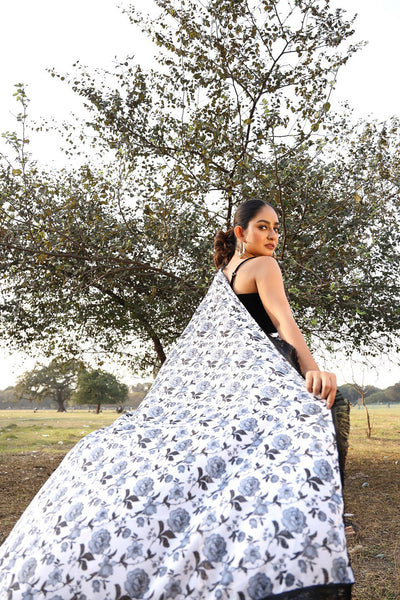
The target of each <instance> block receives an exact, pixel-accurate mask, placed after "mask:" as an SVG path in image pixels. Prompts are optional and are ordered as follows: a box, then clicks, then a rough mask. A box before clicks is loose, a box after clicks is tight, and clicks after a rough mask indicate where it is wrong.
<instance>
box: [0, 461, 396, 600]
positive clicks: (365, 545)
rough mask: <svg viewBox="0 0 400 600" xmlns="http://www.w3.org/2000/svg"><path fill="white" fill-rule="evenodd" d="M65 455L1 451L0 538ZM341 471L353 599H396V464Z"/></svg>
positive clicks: (353, 464)
mask: <svg viewBox="0 0 400 600" xmlns="http://www.w3.org/2000/svg"><path fill="white" fill-rule="evenodd" d="M64 455H65V452H63V453H57V454H50V453H34V454H29V453H26V454H14V455H12V454H5V455H3V456H2V458H1V466H0V543H1V542H2V541H3V540H4V539H5V538H6V537H7V535H8V533H9V532H10V531H11V529H12V527H13V526H14V524H15V523H16V521H17V520H18V518H19V517H20V515H21V514H22V513H23V511H24V510H25V508H26V507H27V506H28V504H29V502H30V501H31V499H32V498H33V496H34V495H35V494H36V492H37V491H38V490H39V489H40V487H41V486H42V485H43V483H44V482H45V481H46V480H47V479H48V477H49V476H50V475H51V473H52V472H53V471H54V470H55V469H56V468H57V466H58V464H59V463H60V462H61V460H62V458H63V457H64ZM346 473H347V474H346V486H345V498H346V510H347V512H350V513H354V518H353V519H352V522H353V524H354V528H355V535H353V536H352V537H349V539H348V542H349V554H350V557H351V561H352V566H353V569H354V572H355V576H356V581H357V583H356V585H355V586H354V592H353V600H400V503H399V498H400V464H396V461H395V460H391V461H384V460H374V459H365V458H364V459H357V458H350V459H349V460H348V465H347V469H346ZM364 484H368V485H364Z"/></svg>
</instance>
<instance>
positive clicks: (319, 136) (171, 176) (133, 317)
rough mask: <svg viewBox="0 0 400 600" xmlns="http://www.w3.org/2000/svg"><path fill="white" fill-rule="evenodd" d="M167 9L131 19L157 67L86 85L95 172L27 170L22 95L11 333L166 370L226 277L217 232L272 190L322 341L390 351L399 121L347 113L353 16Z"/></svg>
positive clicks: (11, 220) (2, 328)
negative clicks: (89, 346)
mask: <svg viewBox="0 0 400 600" xmlns="http://www.w3.org/2000/svg"><path fill="white" fill-rule="evenodd" d="M154 4H155V6H156V7H157V8H158V10H159V17H158V18H156V19H154V18H153V17H152V19H151V20H149V19H146V17H143V16H140V15H139V14H138V13H136V12H135V11H134V9H130V12H129V16H130V18H131V20H132V22H133V23H134V24H135V25H136V26H140V27H142V29H143V30H144V31H146V32H147V33H148V35H149V36H150V37H151V38H152V39H153V41H154V42H155V44H156V45H157V47H158V48H159V52H160V53H159V55H158V69H157V70H156V69H152V70H151V71H149V72H144V70H143V69H142V68H141V67H140V65H136V64H135V63H134V61H133V59H127V60H123V61H121V62H120V63H119V64H118V65H116V68H115V72H114V73H113V74H104V73H99V76H98V77H96V74H94V75H91V74H89V73H87V71H86V70H85V68H84V67H81V66H80V65H79V64H78V65H76V71H77V72H76V74H75V75H74V76H72V77H71V78H69V81H70V84H71V85H72V86H73V88H74V89H75V91H76V92H77V93H78V94H80V96H81V97H82V99H83V102H84V104H85V106H86V108H87V110H88V113H89V116H88V118H87V119H86V125H85V127H84V128H78V129H77V130H75V129H74V128H73V127H72V125H67V126H66V141H67V150H66V151H67V154H68V155H69V156H72V155H73V156H76V155H77V154H79V153H82V154H81V161H82V164H81V166H79V167H75V168H69V169H68V170H67V169H64V170H61V171H60V172H58V173H51V172H48V171H46V170H44V169H41V168H39V166H38V165H36V164H35V163H34V162H30V161H29V159H28V157H27V150H26V148H27V142H26V137H27V136H26V132H25V129H24V128H25V122H26V108H27V99H26V96H25V92H24V90H23V89H21V88H19V90H18V91H17V94H18V96H17V97H18V98H19V100H20V102H21V103H22V107H23V108H22V112H21V114H20V116H19V120H20V122H21V125H22V127H23V132H22V136H20V137H18V136H17V135H13V134H11V135H8V137H7V139H8V142H9V143H10V145H11V147H12V148H13V149H14V151H15V153H16V156H17V158H16V159H15V160H13V159H11V158H10V157H5V158H4V160H3V162H2V170H1V171H0V194H1V196H0V197H1V202H2V206H1V212H0V228H1V231H0V233H1V240H0V257H1V261H0V271H1V275H2V278H3V279H2V281H3V300H2V303H1V305H0V332H1V333H2V335H3V336H5V337H8V338H10V339H12V340H13V342H14V344H15V345H16V346H17V347H20V348H27V347H30V346H32V345H34V344H36V345H38V346H40V345H42V346H43V345H44V346H45V348H46V349H49V351H51V352H54V351H55V349H57V351H58V350H60V351H61V350H65V351H67V352H78V351H79V349H80V347H81V340H90V341H91V343H92V342H93V341H95V342H96V343H97V347H98V349H99V350H100V351H102V352H105V353H107V354H110V352H114V353H115V352H117V351H121V350H122V351H121V352H120V354H121V356H123V357H124V358H125V359H126V360H127V361H130V363H131V365H134V368H136V369H141V368H142V367H144V366H146V365H147V366H148V365H152V366H154V365H156V367H158V366H159V365H160V364H161V363H162V362H163V361H164V359H165V354H166V350H167V348H168V347H169V345H170V344H171V343H172V342H173V341H174V339H175V338H176V337H177V336H178V335H179V334H180V332H181V331H182V329H183V327H184V326H185V324H186V323H187V321H188V319H189V318H190V316H191V314H192V312H193V310H194V308H195V306H196V305H197V304H198V302H199V300H200V298H201V296H202V295H203V294H204V291H205V289H206V287H207V286H208V284H209V281H210V279H211V277H212V264H211V252H210V249H211V245H212V238H213V235H214V233H215V231H216V230H217V229H218V228H219V227H221V226H222V227H226V226H229V225H230V223H231V220H232V213H233V211H234V208H235V206H236V205H237V204H238V203H239V202H240V201H241V200H242V199H243V198H249V197H254V196H260V197H262V198H265V199H266V200H270V201H272V202H273V203H274V204H275V205H276V206H277V209H278V212H279V213H280V220H281V223H282V237H281V244H280V251H279V254H280V256H279V258H281V259H282V265H283V266H284V270H285V279H286V283H287V290H288V295H289V298H290V301H291V304H292V306H293V308H294V311H295V313H296V317H297V319H298V321H299V323H300V325H301V327H302V329H303V330H304V331H305V333H306V334H308V335H309V336H314V338H317V337H319V338H321V339H322V340H323V341H324V343H326V344H327V345H328V346H329V347H331V348H333V347H335V345H337V346H339V347H340V348H341V349H342V350H343V349H344V350H347V351H349V352H351V351H352V350H353V349H354V348H358V349H363V348H365V347H368V349H369V351H370V352H382V351H384V350H385V348H387V347H388V345H391V346H392V345H393V336H394V335H395V334H398V331H399V323H400V319H399V318H398V317H399V311H400V309H399V303H398V296H399V288H398V281H399V275H400V273H399V270H400V269H399V266H400V264H399V256H398V252H397V248H398V244H399V242H400V224H399V219H398V204H399V194H398V189H399V182H400V168H399V163H398V160H397V156H398V150H399V136H398V122H397V121H396V120H393V121H392V122H391V123H389V124H386V125H382V124H378V123H371V124H367V125H363V126H361V125H354V126H353V125H351V124H349V118H350V117H349V116H348V114H347V112H346V114H344V115H343V116H342V117H340V118H339V117H338V116H330V94H331V92H332V89H333V87H334V81H335V78H336V74H337V71H338V69H339V68H340V67H341V66H343V65H344V64H345V63H346V62H347V60H348V59H349V57H350V56H351V55H352V54H353V53H354V52H355V51H356V49H357V45H349V44H348V40H349V39H350V37H351V35H352V34H353V29H352V20H346V18H345V17H344V14H343V11H342V10H337V11H333V10H331V9H330V6H329V2H320V1H318V0H307V1H305V0H298V1H296V2H289V0H280V1H279V2H278V0H263V1H262V2H257V3H254V2H248V1H247V0H236V1H235V2H230V1H223V2H221V1H219V0H218V1H217V0H210V1H209V2H208V3H207V4H204V3H201V2H199V1H197V0H179V3H178V2H177V1H174V0H155V2H154ZM54 75H55V76H56V74H55V73H54ZM62 77H63V78H65V77H64V76H62ZM66 79H68V77H67V78H66ZM89 134H90V135H89ZM80 138H82V139H83V140H85V139H89V140H90V143H89V148H88V151H89V150H90V151H95V153H96V157H97V162H96V161H93V160H92V161H88V160H87V159H86V158H85V156H84V152H85V149H84V148H82V147H81V145H80V142H79V141H77V139H78V140H79V139H80ZM132 332H134V333H132ZM60 334H62V335H60ZM138 340H139V341H140V347H139V348H138V344H137V343H136V345H135V342H137V341H138ZM135 348H138V350H135ZM139 358H140V360H138V359H139Z"/></svg>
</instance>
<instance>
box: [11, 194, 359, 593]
mask: <svg viewBox="0 0 400 600" xmlns="http://www.w3.org/2000/svg"><path fill="white" fill-rule="evenodd" d="M244 213H246V215H247V217H246V219H245V220H243V219H242V220H240V221H239V220H238V218H237V226H236V228H235V235H236V236H237V241H238V242H239V244H240V247H239V249H240V256H239V252H236V248H235V245H236V239H235V238H234V237H233V235H232V232H230V233H228V234H221V233H219V234H218V236H217V238H216V257H217V261H218V260H220V259H221V260H222V263H223V264H224V265H225V269H224V271H222V270H219V271H218V273H217V275H216V277H215V279H214V281H213V283H212V285H211V287H210V289H209V291H208V293H207V295H206V297H205V298H204V300H203V301H202V303H201V304H200V306H199V308H198V309H197V311H196V312H195V314H194V316H193V318H192V320H191V322H190V323H189V325H188V326H187V328H186V329H185V331H184V333H183V334H182V336H181V338H180V339H179V340H178V342H177V343H176V345H175V347H174V349H173V350H172V352H171V353H170V354H169V357H168V359H167V361H166V362H165V364H164V365H163V367H162V369H161V370H160V372H159V374H158V375H157V378H156V380H155V381H154V384H153V386H152V388H151V390H150V391H149V393H148V395H147V396H146V398H145V400H144V401H143V402H142V404H141V406H140V407H139V409H138V410H137V411H136V412H135V413H132V414H128V415H125V416H123V417H121V418H119V419H118V420H117V421H115V423H114V424H113V425H111V426H110V427H108V428H106V429H103V430H99V431H97V432H94V433H92V434H90V435H89V436H87V437H85V438H84V439H83V440H81V442H79V444H77V446H76V447H75V448H74V449H73V450H72V451H71V452H70V453H69V454H68V455H67V456H66V458H65V459H64V461H63V462H62V463H61V465H60V466H59V468H58V469H57V470H56V471H55V473H53V475H52V476H51V477H50V479H49V480H48V482H46V484H45V485H44V486H43V488H42V490H41V491H40V492H39V494H38V495H37V496H36V497H35V499H34V500H33V501H32V503H31V505H30V506H29V507H28V509H27V510H26V511H25V513H24V515H23V516H22V517H21V519H20V521H19V522H18V523H17V525H16V526H15V528H14V530H13V531H12V532H11V534H10V536H9V538H8V539H7V540H6V542H5V544H4V545H3V547H2V549H1V551H0V597H1V598H3V597H4V598H7V599H9V600H17V599H18V600H22V599H24V600H28V599H29V600H30V599H32V600H38V599H42V598H43V599H44V598H46V600H72V599H74V600H89V599H90V600H92V599H99V600H129V599H132V598H143V599H150V598H152V599H154V600H156V599H157V600H167V599H168V598H173V599H177V600H180V599H183V598H191V599H194V600H208V599H210V600H211V599H213V600H214V598H215V599H216V600H219V599H223V598H225V599H226V600H228V599H232V598H237V599H238V600H264V599H265V600H272V599H274V600H293V599H295V600H316V599H318V600H322V599H329V600H332V599H334V600H338V599H348V598H350V593H351V585H352V581H353V576H352V572H351V569H350V566H349V561H348V556H347V552H346V542H345V536H344V527H343V522H342V513H343V501H342V496H341V484H340V474H339V463H338V455H337V446H336V437H335V431H334V427H333V423H332V418H331V412H330V410H329V409H328V408H327V406H326V404H327V405H328V407H329V406H331V405H332V402H333V400H334V397H335V389H336V382H335V378H334V376H333V375H331V374H329V373H325V372H320V371H319V370H318V367H317V365H316V363H315V362H314V360H313V359H312V357H311V354H310V353H309V351H308V349H307V347H306V345H305V343H304V340H303V338H302V336H301V334H300V332H299V330H298V328H297V326H296V325H295V323H294V321H293V318H292V317H291V314H290V311H289V308H288V306H287V302H286V298H285V295H284V292H283V288H282V282H281V278H280V273H279V269H278V267H277V265H276V263H275V261H274V259H273V258H272V253H273V249H274V247H275V245H276V242H277V232H276V231H275V227H276V226H277V225H276V223H277V217H276V213H275V211H273V209H271V207H269V206H267V205H265V204H264V203H259V202H258V203H257V202H256V203H254V201H250V204H249V203H245V205H243V206H242V207H241V208H240V209H239V212H238V216H239V217H240V215H242V217H243V214H244ZM243 243H244V247H243ZM221 244H222V255H221ZM218 257H220V259H219V258H218ZM246 259H251V260H248V261H247V262H245V260H246ZM225 263H226V264H225ZM239 265H240V270H237V276H236V275H235V276H234V270H235V268H237V267H238V266H239ZM232 277H233V279H234V281H233V284H234V288H235V292H237V293H238V294H240V295H239V297H238V296H236V294H235V293H234V292H233V291H232V289H231V287H230V283H229V282H230V281H231V279H232ZM241 294H244V295H247V294H259V296H260V299H261V301H262V303H263V304H262V306H263V305H264V303H265V307H266V309H267V311H268V314H269V315H270V318H271V322H272V325H273V326H275V327H276V329H277V330H278V332H280V334H281V336H282V337H283V338H285V339H286V342H288V343H289V344H292V345H293V346H294V347H295V348H296V350H297V354H298V360H299V365H300V368H301V370H303V371H304V373H305V376H306V385H307V387H308V390H307V389H306V387H305V385H304V380H303V378H302V377H301V375H300V374H299V373H298V372H297V370H296V369H295V368H293V367H292V365H291V364H290V362H289V361H287V360H286V359H285V358H284V357H283V356H282V355H281V354H280V352H278V351H277V349H276V347H275V345H274V344H275V343H277V344H279V343H280V341H279V338H278V339H277V340H274V342H271V340H270V338H269V337H268V335H267V334H266V333H265V331H264V329H265V319H264V321H262V323H261V324H262V326H261V327H260V325H259V324H258V323H257V322H256V321H255V320H254V318H253V317H252V316H251V315H250V313H249V312H248V310H247V309H246V308H245V307H244V305H243V304H242V303H241V300H242V299H243V296H242V295H241ZM253 297H254V296H253ZM259 308H260V306H258V309H259ZM257 314H258V313H257ZM265 314H266V313H265ZM256 316H257V315H256ZM257 318H258V320H259V321H260V318H259V315H258V316H257ZM260 322H261V321H260ZM288 347H289V346H288ZM311 391H312V392H313V393H314V394H319V395H320V398H318V397H316V396H315V395H312V393H311ZM321 398H323V400H322V399H321Z"/></svg>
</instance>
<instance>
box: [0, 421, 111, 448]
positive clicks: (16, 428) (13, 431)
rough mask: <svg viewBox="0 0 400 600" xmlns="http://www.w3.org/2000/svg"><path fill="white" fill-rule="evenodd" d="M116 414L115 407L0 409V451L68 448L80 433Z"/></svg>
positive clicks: (78, 437)
mask: <svg viewBox="0 0 400 600" xmlns="http://www.w3.org/2000/svg"><path fill="white" fill-rule="evenodd" d="M118 416H119V415H118V414H117V413H116V411H115V410H108V411H103V412H101V413H100V414H98V415H96V414H95V413H94V412H88V411H83V410H77V411H70V412H66V413H57V412H55V411H54V410H39V411H38V412H36V413H34V412H33V410H32V411H30V410H0V453H3V452H7V453H12V454H15V453H19V452H60V451H63V452H64V453H65V452H66V451H67V450H69V449H70V448H72V446H74V445H75V444H76V442H77V441H78V440H80V439H81V438H82V437H83V436H84V435H86V434H87V433H90V432H91V431H94V430H95V429H99V428H100V427H104V426H105V425H109V424H110V423H112V422H113V421H114V420H115V419H116V418H117V417H118Z"/></svg>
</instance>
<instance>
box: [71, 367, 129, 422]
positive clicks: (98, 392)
mask: <svg viewBox="0 0 400 600" xmlns="http://www.w3.org/2000/svg"><path fill="white" fill-rule="evenodd" d="M127 398H128V386H127V385H125V384H124V383H121V382H119V381H118V380H117V378H116V377H115V375H112V374H111V373H106V372H105V371H101V370H99V369H96V370H93V371H82V372H81V373H80V374H79V377H78V382H77V386H76V391H75V392H74V394H73V396H72V398H71V399H72V402H73V403H74V404H95V405H96V406H97V408H96V414H98V413H99V412H100V406H101V404H123V403H124V402H125V401H126V400H127Z"/></svg>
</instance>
